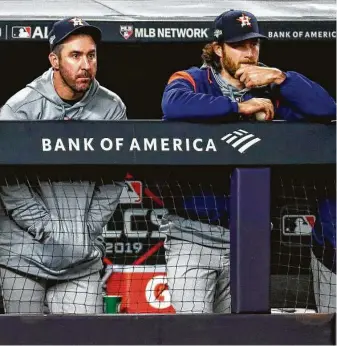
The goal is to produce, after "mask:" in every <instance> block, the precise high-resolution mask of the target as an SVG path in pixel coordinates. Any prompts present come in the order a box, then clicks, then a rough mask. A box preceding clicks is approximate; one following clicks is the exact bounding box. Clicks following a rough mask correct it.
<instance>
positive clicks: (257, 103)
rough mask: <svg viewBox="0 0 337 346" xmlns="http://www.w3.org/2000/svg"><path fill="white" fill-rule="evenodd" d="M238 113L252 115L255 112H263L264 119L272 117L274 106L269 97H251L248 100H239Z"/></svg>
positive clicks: (271, 118)
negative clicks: (264, 114)
mask: <svg viewBox="0 0 337 346" xmlns="http://www.w3.org/2000/svg"><path fill="white" fill-rule="evenodd" d="M238 106H239V113H240V114H243V115H247V116H250V115H254V114H255V113H257V112H260V111H262V112H265V113H266V120H273V119H274V106H273V104H272V102H271V101H270V100H269V99H264V98H252V99H250V100H248V101H244V102H240V103H239V104H238Z"/></svg>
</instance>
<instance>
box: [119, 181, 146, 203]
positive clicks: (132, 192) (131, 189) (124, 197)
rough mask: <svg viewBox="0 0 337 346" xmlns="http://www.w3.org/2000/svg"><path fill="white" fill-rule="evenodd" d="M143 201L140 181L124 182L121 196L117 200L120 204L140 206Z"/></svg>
mask: <svg viewBox="0 0 337 346" xmlns="http://www.w3.org/2000/svg"><path fill="white" fill-rule="evenodd" d="M142 200H143V183H142V182H141V181H136V180H135V181H126V182H125V186H124V188H123V191H122V194H121V196H120V198H119V203H120V204H141V203H142Z"/></svg>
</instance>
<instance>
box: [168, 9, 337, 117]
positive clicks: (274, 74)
mask: <svg viewBox="0 0 337 346" xmlns="http://www.w3.org/2000/svg"><path fill="white" fill-rule="evenodd" d="M213 35H214V37H213V42H212V43H209V44H206V45H205V47H204V48H203V53H202V60H203V65H202V67H201V68H197V67H192V68H190V69H188V70H184V71H179V72H176V73H174V74H173V75H172V76H171V78H170V79H169V81H168V84H167V86H166V88H165V91H164V94H163V99H162V110H163V114H164V117H163V119H164V120H194V121H203V120H207V121H211V120H214V119H217V120H218V121H219V120H220V121H237V120H248V119H251V118H254V117H256V119H257V120H272V119H274V118H275V119H284V120H290V121H296V120H311V121H315V120H325V119H331V118H335V117H336V103H335V101H334V100H333V98H332V97H330V95H329V94H328V92H327V91H326V90H324V89H323V88H322V87H321V86H320V85H319V84H317V83H315V82H313V81H311V80H310V79H308V78H307V77H305V76H303V75H301V74H300V73H297V72H294V71H288V72H285V71H281V70H279V69H277V68H274V67H269V66H265V65H264V64H262V63H260V62H259V52H260V41H261V40H265V39H267V37H265V36H264V35H262V34H261V33H260V31H259V26H258V22H257V19H256V17H255V16H254V15H253V14H252V13H249V12H247V11H239V10H230V11H227V12H224V13H222V14H221V15H220V16H218V17H217V18H216V19H215V21H214V31H213Z"/></svg>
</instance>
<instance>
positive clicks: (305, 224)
mask: <svg viewBox="0 0 337 346" xmlns="http://www.w3.org/2000/svg"><path fill="white" fill-rule="evenodd" d="M315 220H316V218H315V215H284V216H283V234H284V235H287V236H291V235H297V236H298V235H310V234H311V231H312V228H313V227H314V224H315Z"/></svg>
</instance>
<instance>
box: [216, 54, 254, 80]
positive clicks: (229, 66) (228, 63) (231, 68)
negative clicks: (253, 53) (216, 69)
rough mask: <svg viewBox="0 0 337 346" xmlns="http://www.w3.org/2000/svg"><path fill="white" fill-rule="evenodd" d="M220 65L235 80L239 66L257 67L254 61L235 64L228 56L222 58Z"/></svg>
mask: <svg viewBox="0 0 337 346" xmlns="http://www.w3.org/2000/svg"><path fill="white" fill-rule="evenodd" d="M222 65H223V68H224V69H225V70H226V71H227V72H228V73H229V74H230V75H231V76H232V77H234V78H235V73H236V71H237V70H238V69H239V68H240V67H241V65H257V62H255V61H252V60H250V61H245V62H239V63H237V64H236V63H235V62H234V61H233V59H231V58H230V57H228V56H226V55H225V56H224V57H223V59H222Z"/></svg>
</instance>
